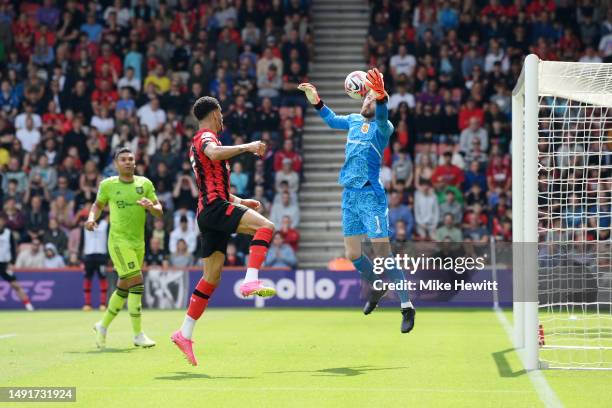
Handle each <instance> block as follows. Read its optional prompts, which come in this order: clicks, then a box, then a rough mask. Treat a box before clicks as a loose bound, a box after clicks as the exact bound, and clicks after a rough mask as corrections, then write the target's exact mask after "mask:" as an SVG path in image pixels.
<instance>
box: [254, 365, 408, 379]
mask: <svg viewBox="0 0 612 408" xmlns="http://www.w3.org/2000/svg"><path fill="white" fill-rule="evenodd" d="M405 368H408V367H372V366H357V367H334V368H322V369H320V370H311V371H308V370H298V371H269V372H267V373H266V374H288V373H309V374H312V376H313V377H356V376H358V375H364V374H367V373H368V372H370V371H383V370H402V369H405Z"/></svg>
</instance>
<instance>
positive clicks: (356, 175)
mask: <svg viewBox="0 0 612 408" xmlns="http://www.w3.org/2000/svg"><path fill="white" fill-rule="evenodd" d="M366 78H367V79H366V87H367V88H369V89H370V91H369V92H368V94H367V95H366V97H365V99H364V101H363V105H362V107H361V112H360V113H359V114H350V115H346V116H338V115H336V114H335V113H334V112H333V111H332V110H331V109H330V108H329V107H328V106H326V105H325V104H324V103H323V101H322V100H321V98H320V97H319V95H318V93H317V89H316V88H315V87H314V85H312V84H310V83H303V84H300V85H299V86H298V89H299V90H301V91H303V92H304V93H305V95H306V98H307V99H308V101H309V102H310V103H311V104H312V105H313V106H314V107H315V109H316V110H318V111H319V114H320V115H321V118H323V120H324V121H325V123H327V124H328V125H329V127H331V128H332V129H343V130H348V137H347V141H346V148H345V156H346V157H345V161H344V165H343V166H342V169H341V170H340V176H339V178H338V182H339V183H340V184H341V185H342V186H343V187H344V191H343V193H342V229H343V235H344V247H345V251H346V256H347V258H349V259H350V260H351V261H352V263H353V265H354V266H355V268H356V269H357V270H358V271H359V273H360V274H361V277H362V279H364V280H366V281H367V282H369V283H370V285H373V283H374V281H376V280H379V279H380V277H379V276H377V275H376V274H375V273H374V272H373V269H374V268H373V265H372V262H371V261H370V259H368V257H367V256H366V255H364V254H363V253H362V250H361V243H362V241H363V239H364V238H365V237H366V236H367V237H368V238H369V239H370V241H371V242H372V244H373V247H374V251H375V254H376V256H377V257H392V254H391V245H390V243H389V217H388V215H389V208H388V206H387V196H386V194H385V190H384V187H383V185H382V182H381V181H380V177H379V175H380V165H381V162H382V153H383V150H384V149H385V148H386V147H387V145H388V144H389V138H390V137H391V134H392V133H393V125H392V124H391V122H390V121H389V119H388V116H389V112H388V110H387V100H388V94H387V93H386V92H385V87H384V82H383V76H382V74H381V73H380V72H379V71H378V69H376V68H374V69H371V70H369V71H368V73H367V77H366ZM385 273H386V275H387V278H388V279H390V280H391V281H393V282H394V283H400V282H401V281H403V280H404V274H403V272H402V271H401V270H399V269H397V268H395V267H394V268H390V269H387V270H386V271H385ZM398 286H399V285H398ZM396 292H397V295H398V297H399V299H400V302H401V312H402V324H401V332H402V333H408V332H409V331H411V330H412V328H413V327H414V315H415V310H414V307H413V305H412V303H411V302H410V300H409V298H408V291H407V290H406V289H404V290H396ZM385 293H386V290H385V289H384V288H383V289H382V290H376V289H374V288H372V290H371V292H370V298H369V299H368V301H367V303H366V305H365V307H364V309H363V312H364V313H365V314H366V315H367V314H370V313H371V312H372V311H373V310H374V309H375V308H376V306H377V305H378V302H379V300H380V299H381V298H382V297H383V296H384V295H385Z"/></svg>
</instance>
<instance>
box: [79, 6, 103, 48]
mask: <svg viewBox="0 0 612 408" xmlns="http://www.w3.org/2000/svg"><path fill="white" fill-rule="evenodd" d="M103 30H104V27H102V26H101V25H100V24H98V22H97V21H96V15H95V14H93V13H90V14H88V15H87V22H86V23H85V24H83V25H81V31H82V32H84V33H85V34H87V38H88V39H89V41H91V42H94V43H99V42H100V39H101V38H102V32H103Z"/></svg>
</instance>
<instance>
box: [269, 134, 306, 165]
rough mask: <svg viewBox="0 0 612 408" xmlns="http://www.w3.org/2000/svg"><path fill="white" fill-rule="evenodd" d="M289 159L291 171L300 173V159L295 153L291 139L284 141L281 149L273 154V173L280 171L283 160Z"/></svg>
mask: <svg viewBox="0 0 612 408" xmlns="http://www.w3.org/2000/svg"><path fill="white" fill-rule="evenodd" d="M285 158H289V159H291V161H292V165H293V170H294V171H295V172H297V173H301V171H302V157H301V156H300V155H299V154H298V153H297V152H296V151H295V148H294V143H293V140H292V139H285V141H284V142H283V149H282V150H279V151H278V152H276V153H275V154H274V171H277V172H278V171H280V170H281V169H282V167H283V160H284V159H285Z"/></svg>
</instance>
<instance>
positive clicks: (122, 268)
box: [108, 242, 145, 279]
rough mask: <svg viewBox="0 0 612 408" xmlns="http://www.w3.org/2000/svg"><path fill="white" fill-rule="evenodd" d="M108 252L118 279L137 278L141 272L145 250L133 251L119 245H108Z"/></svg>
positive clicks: (126, 246)
mask: <svg viewBox="0 0 612 408" xmlns="http://www.w3.org/2000/svg"><path fill="white" fill-rule="evenodd" d="M108 252H109V253H110V257H111V260H112V261H113V265H114V266H115V270H116V271H117V275H119V278H120V279H129V278H133V277H134V276H138V275H139V274H140V273H141V270H142V262H143V260H144V255H145V250H144V248H142V249H134V248H132V247H130V246H128V245H125V244H121V243H111V242H109V243H108Z"/></svg>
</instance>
